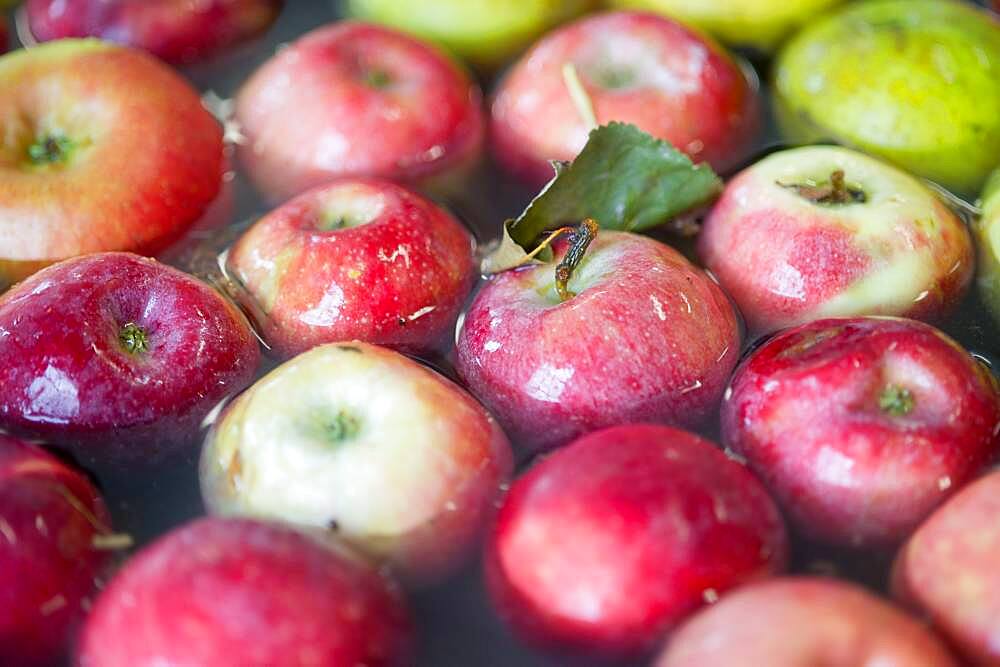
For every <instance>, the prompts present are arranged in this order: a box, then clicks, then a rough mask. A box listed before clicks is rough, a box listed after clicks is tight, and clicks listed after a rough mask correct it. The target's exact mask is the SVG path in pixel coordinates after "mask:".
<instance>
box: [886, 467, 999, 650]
mask: <svg viewBox="0 0 1000 667" xmlns="http://www.w3.org/2000/svg"><path fill="white" fill-rule="evenodd" d="M998 512H1000V471H995V470H994V471H992V472H990V473H988V474H986V475H984V476H983V477H981V478H980V479H978V480H976V481H975V482H973V483H972V484H969V485H968V486H967V487H965V488H964V489H962V490H961V491H959V492H958V493H957V494H955V496H954V497H952V498H951V499H950V500H949V501H948V502H947V503H945V504H944V505H942V506H941V507H940V508H938V510H937V511H936V512H934V514H932V515H931V517H930V518H929V519H927V521H925V522H924V523H923V524H922V525H921V526H920V528H918V529H917V531H916V532H915V533H914V534H913V536H912V537H911V538H910V539H909V541H908V542H907V543H906V544H905V545H904V546H903V548H902V549H901V550H900V552H899V554H898V555H897V557H896V563H895V565H894V567H893V577H892V588H893V593H894V594H895V596H896V597H897V598H898V599H900V600H902V601H903V602H904V603H906V604H908V605H911V606H913V607H914V608H915V609H917V610H919V611H921V612H922V613H923V614H924V615H925V616H927V617H929V618H930V619H931V621H932V622H933V624H934V627H935V628H936V629H937V630H938V631H939V632H940V633H941V634H942V635H943V636H944V637H946V638H947V639H948V640H949V641H950V642H951V643H952V644H953V645H954V646H955V647H956V648H958V649H959V650H960V651H961V652H962V653H963V654H964V655H965V657H966V658H967V659H968V660H969V663H970V664H972V665H981V666H983V667H994V666H995V665H1000V647H998V646H997V642H996V633H997V622H996V619H997V618H998V615H1000V570H998V569H997V567H996V553H997V549H1000V525H998V523H997V520H996V518H997V515H998Z"/></svg>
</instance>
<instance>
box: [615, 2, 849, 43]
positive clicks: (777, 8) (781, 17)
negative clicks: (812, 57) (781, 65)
mask: <svg viewBox="0 0 1000 667" xmlns="http://www.w3.org/2000/svg"><path fill="white" fill-rule="evenodd" d="M839 2H842V0H796V1H795V2H784V1H783V0H700V1H699V2H690V0H611V4H612V5H613V6H617V7H623V8H626V7H627V8H632V9H645V10H649V11H655V12H660V13H662V14H666V15H667V16H671V17H673V18H675V19H677V20H678V21H682V22H684V23H687V24H689V25H692V26H696V27H698V28H702V29H703V30H705V31H707V32H709V33H710V34H712V35H713V36H715V37H717V38H718V39H720V40H722V41H723V42H725V43H727V44H732V45H734V46H749V47H752V48H755V49H758V50H761V51H771V50H772V49H774V48H775V47H776V46H778V45H779V44H780V42H781V41H782V39H784V38H785V37H786V36H787V35H788V34H789V33H791V32H793V31H795V30H796V29H797V28H799V27H800V26H802V25H805V24H806V23H808V22H810V21H815V20H816V17H817V15H818V14H819V13H820V12H822V11H823V10H825V9H827V8H829V7H832V6H834V5H836V4H837V3H839Z"/></svg>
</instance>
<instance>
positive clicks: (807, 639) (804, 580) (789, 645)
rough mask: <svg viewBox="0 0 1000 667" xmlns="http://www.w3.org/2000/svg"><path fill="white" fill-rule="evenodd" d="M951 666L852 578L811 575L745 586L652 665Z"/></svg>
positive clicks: (933, 643)
mask: <svg viewBox="0 0 1000 667" xmlns="http://www.w3.org/2000/svg"><path fill="white" fill-rule="evenodd" d="M761 665H767V666H768V667H816V666H817V665H823V667H858V666H859V665H871V666H873V667H874V665H892V666H893V667H957V666H958V663H957V662H955V660H954V659H953V658H952V657H951V655H949V653H948V650H947V649H946V648H945V646H944V645H943V644H942V642H941V640H940V639H938V638H937V637H936V636H934V634H933V633H932V632H930V631H929V630H928V629H927V628H926V627H925V626H924V625H923V624H921V623H920V622H919V621H917V620H916V619H914V618H911V617H909V616H907V615H906V614H905V613H904V612H902V611H901V610H899V609H897V608H896V607H894V606H893V605H891V604H889V603H887V602H885V601H883V600H880V599H879V598H877V597H875V596H874V595H872V594H871V593H868V592H867V591H865V590H864V589H863V588H861V587H859V586H856V585H854V584H849V583H847V582H843V581H836V580H833V579H822V578H818V577H801V578H799V577H796V578H778V579H772V580H770V581H765V582H761V583H758V584H752V585H750V586H745V587H743V588H740V589H739V590H736V591H733V592H732V593H731V594H729V595H727V596H726V597H725V598H724V599H723V600H722V601H720V602H719V603H718V604H716V605H714V606H712V607H709V608H708V609H706V610H704V611H702V612H700V613H698V614H696V615H695V616H694V617H693V618H691V620H689V621H688V622H687V623H685V624H684V625H683V626H681V628H680V629H679V630H678V631H677V632H675V633H674V635H673V636H672V637H671V638H670V643H669V644H668V645H667V648H666V650H665V651H664V652H663V654H662V655H661V656H660V658H659V659H658V660H657V661H656V663H655V667H760V666H761Z"/></svg>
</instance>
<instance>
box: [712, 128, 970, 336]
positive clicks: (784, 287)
mask: <svg viewBox="0 0 1000 667" xmlns="http://www.w3.org/2000/svg"><path fill="white" fill-rule="evenodd" d="M699 242H700V248H699V249H700V253H701V256H702V259H703V260H704V261H705V265H706V266H707V267H708V268H709V270H711V271H712V272H713V273H714V274H715V275H716V276H717V277H718V278H719V282H720V283H721V284H722V286H723V287H724V288H725V289H726V291H727V292H728V293H729V294H730V295H731V296H732V297H733V299H734V300H735V301H736V303H737V305H738V306H739V307H740V310H741V311H742V312H743V315H744V316H745V317H746V320H747V324H748V325H749V327H750V329H751V331H752V332H754V333H761V334H762V333H768V332H771V331H774V330H776V329H781V328H784V327H788V326H792V325H795V324H801V323H804V322H808V321H811V320H815V319H818V318H821V317H834V316H853V315H905V316H908V317H914V318H917V319H937V318H940V317H941V316H943V315H944V314H945V313H947V312H948V311H949V310H950V309H951V308H952V307H954V306H955V305H956V304H957V303H958V301H959V300H960V299H961V296H962V293H963V292H964V291H965V288H966V287H967V286H968V284H969V281H970V280H971V277H972V270H973V261H974V256H973V247H972V241H971V237H970V235H969V231H968V229H967V228H966V226H965V224H963V222H962V221H961V220H960V219H959V218H958V217H957V216H956V215H955V213H954V212H953V211H951V210H950V209H949V208H948V207H947V206H946V205H945V204H944V203H943V202H942V201H941V199H940V198H939V197H938V196H937V195H936V194H935V193H934V192H933V191H931V190H930V189H929V188H928V187H927V186H926V185H924V184H923V183H922V182H920V181H918V180H917V179H915V178H913V177H912V176H909V175H908V174H906V173H904V172H902V171H899V170H898V169H896V168H895V167H891V166H889V165H888V164H885V163H883V162H879V161H878V160H875V159H874V158H871V157H868V156H866V155H863V154H861V153H857V152H854V151H851V150H848V149H846V148H838V147H833V146H813V147H807V148H797V149H792V150H787V151H782V152H779V153H775V154H773V155H771V156H769V157H767V158H765V159H764V160H761V161H760V162H758V163H757V164H755V165H754V166H752V167H750V168H749V169H747V170H745V171H743V172H742V173H740V174H739V175H738V176H736V178H734V179H733V180H732V181H730V182H729V184H728V186H727V187H726V189H725V192H724V193H723V195H722V198H721V199H720V200H719V201H718V202H717V203H716V205H715V208H714V209H713V210H712V212H711V214H710V215H709V216H708V219H707V220H706V221H705V226H704V229H703V230H702V234H701V238H700V241H699Z"/></svg>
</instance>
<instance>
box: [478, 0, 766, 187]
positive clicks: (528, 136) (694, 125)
mask: <svg viewBox="0 0 1000 667" xmlns="http://www.w3.org/2000/svg"><path fill="white" fill-rule="evenodd" d="M568 65H569V66H572V67H573V68H574V69H575V72H576V77H577V80H578V81H579V82H580V84H581V86H582V88H583V91H584V93H585V96H586V98H588V100H589V101H583V100H577V101H574V98H573V95H572V88H570V87H569V86H568V85H567V81H566V68H567V66H568ZM749 71H750V70H749V69H748V70H747V71H746V72H749ZM746 72H745V71H744V70H743V69H741V68H740V67H739V66H738V65H737V64H736V63H735V62H734V61H733V60H732V58H730V56H729V55H728V54H727V53H726V52H725V50H724V49H723V48H722V47H720V46H718V45H717V44H715V43H713V42H711V41H709V40H708V38H706V37H704V36H702V35H699V34H697V33H695V32H692V31H691V30H689V29H687V28H685V27H683V26H681V25H680V24H679V23H676V22H675V21H672V20H670V19H668V18H664V17H662V16H656V15H653V14H645V13H640V12H608V13H604V14H597V15H594V16H589V17H586V18H583V19H580V20H578V21H576V22H574V23H570V24H569V25H566V26H564V27H562V28H559V29H558V30H556V31H554V32H552V33H550V34H549V35H547V36H546V37H544V38H542V40H541V41H539V42H538V43H537V44H536V45H535V46H534V47H533V48H532V49H531V50H530V51H529V52H528V53H527V54H526V55H525V56H524V57H523V58H522V59H521V60H520V61H519V62H518V63H517V64H516V65H514V67H513V69H511V70H510V72H509V73H508V74H507V76H506V77H505V78H504V80H503V83H502V84H501V86H500V89H499V90H498V91H497V93H496V96H495V99H494V101H493V105H492V124H491V132H492V141H493V148H494V150H495V151H496V155H497V158H498V159H499V160H500V162H501V163H502V164H503V165H504V166H505V167H506V168H507V169H508V170H510V171H512V172H513V173H515V174H516V175H517V176H519V177H520V178H522V179H524V180H526V181H527V182H529V183H533V184H539V185H540V184H542V183H545V182H546V181H547V180H549V179H550V178H552V167H551V166H550V164H549V161H550V160H572V159H573V158H574V157H576V155H577V153H579V152H580V150H581V149H582V148H583V146H584V144H585V143H586V142H587V135H588V133H589V131H590V130H591V129H592V124H591V122H590V120H593V121H595V122H596V123H597V124H606V123H609V122H611V121H622V122H626V123H633V124H635V125H638V126H639V127H640V128H641V129H643V130H645V131H646V132H648V133H650V134H652V135H654V136H656V137H658V138H661V139H666V140H667V141H669V142H670V143H671V144H673V145H674V146H676V147H677V148H678V149H679V150H682V151H684V152H685V153H687V154H688V155H690V156H691V158H692V159H694V160H695V161H696V162H703V161H704V162H709V163H710V164H711V165H712V166H713V167H714V168H716V169H717V170H725V169H726V168H728V167H730V166H732V165H733V164H735V163H736V162H738V161H740V160H741V159H743V158H744V157H745V155H746V152H747V151H748V150H749V149H750V147H751V145H752V144H753V141H754V139H755V138H756V135H757V130H758V129H759V127H760V118H759V115H760V114H759V109H758V101H757V90H756V80H753V81H751V80H749V79H748V77H747V73H746ZM581 103H582V104H583V106H584V107H590V110H589V112H586V111H583V109H580V108H579V105H580V104H581ZM589 113H592V114H593V119H588V118H587V115H589Z"/></svg>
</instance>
